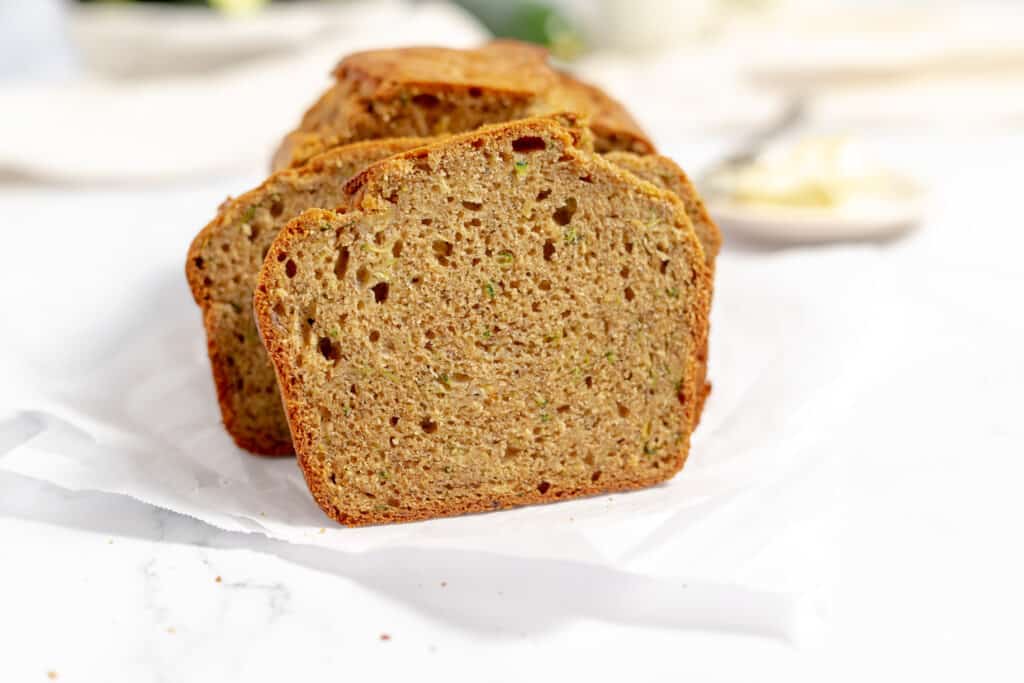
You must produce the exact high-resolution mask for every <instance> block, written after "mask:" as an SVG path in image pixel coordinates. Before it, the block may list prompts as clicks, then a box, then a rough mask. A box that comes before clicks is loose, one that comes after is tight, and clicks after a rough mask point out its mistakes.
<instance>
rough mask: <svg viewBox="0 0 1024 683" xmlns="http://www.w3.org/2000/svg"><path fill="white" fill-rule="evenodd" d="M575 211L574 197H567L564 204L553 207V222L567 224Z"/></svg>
mask: <svg viewBox="0 0 1024 683" xmlns="http://www.w3.org/2000/svg"><path fill="white" fill-rule="evenodd" d="M575 213H576V198H575V197H569V198H568V199H566V200H565V204H563V205H562V206H560V207H558V208H557V209H555V213H554V214H552V216H551V217H552V218H554V219H555V223H558V224H559V225H569V221H571V220H572V217H573V214H575Z"/></svg>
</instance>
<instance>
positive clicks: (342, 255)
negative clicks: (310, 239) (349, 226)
mask: <svg viewBox="0 0 1024 683" xmlns="http://www.w3.org/2000/svg"><path fill="white" fill-rule="evenodd" d="M347 272H348V247H342V248H341V251H339V252H338V259H337V260H336V261H335V262H334V275H335V277H337V278H338V279H339V280H340V279H341V278H343V277H345V273H347Z"/></svg>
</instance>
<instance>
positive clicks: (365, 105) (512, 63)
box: [272, 40, 654, 169]
mask: <svg viewBox="0 0 1024 683" xmlns="http://www.w3.org/2000/svg"><path fill="white" fill-rule="evenodd" d="M335 76H336V78H337V82H336V83H335V84H334V85H333V86H332V87H331V88H330V89H329V90H328V91H327V92H326V93H324V94H323V95H322V96H321V97H320V98H319V99H318V101H317V102H316V103H315V104H314V105H313V106H312V107H311V108H310V109H309V110H308V111H307V112H306V113H305V114H304V115H303V117H302V121H301V123H300V125H299V127H298V128H297V129H296V130H294V131H292V132H291V133H289V134H288V135H286V136H285V138H284V140H283V142H282V143H281V145H280V146H279V147H278V149H277V151H276V152H275V154H274V158H273V162H272V168H274V169H281V168H287V167H289V166H297V165H301V164H302V163H304V162H305V160H306V159H308V158H309V155H310V154H313V153H318V152H322V151H324V150H326V149H330V148H331V147H333V146H336V145H340V144H346V143H348V142H352V141H354V140H361V139H368V138H376V137H388V136H398V135H406V136H407V135H442V134H450V133H459V132H464V131H468V130H473V129H476V128H478V127H480V126H482V125H488V124H495V123H502V122H507V121H511V120H516V119H521V118H526V117H530V116H536V115H546V114H550V113H553V112H557V111H579V112H581V113H584V114H587V115H589V116H590V117H591V119H592V127H593V130H594V132H595V134H596V135H597V137H598V139H597V140H596V145H597V149H598V151H607V150H613V149H621V150H627V151H632V152H636V153H640V154H646V153H650V152H653V151H654V146H653V145H652V144H651V141H650V140H649V139H648V138H647V137H646V136H645V135H644V133H643V131H642V130H641V129H640V127H639V126H638V125H637V123H636V121H634V120H633V118H632V117H631V116H630V115H629V113H628V112H627V111H626V109H625V108H624V107H623V106H622V105H621V104H620V103H619V102H617V101H615V100H614V99H613V98H611V97H609V96H608V95H607V94H605V93H604V92H603V91H601V90H600V89H599V88H596V87H594V86H592V85H589V84H587V83H584V82H582V81H580V80H578V79H576V78H574V77H573V76H570V75H568V74H565V73H562V72H559V71H557V70H555V69H553V68H552V67H551V66H550V65H549V64H548V63H547V52H546V51H545V50H543V49H542V48H538V47H536V46H531V45H525V44H522V43H517V42H515V41H507V40H501V41H493V42H491V43H488V44H486V45H484V46H482V47H480V48H478V49H476V50H451V49H446V48H436V47H412V48H401V49H392V50H374V51H370V52H361V53H357V54H353V55H350V56H348V57H346V58H345V59H344V60H342V62H341V63H340V64H339V65H338V67H337V68H336V69H335Z"/></svg>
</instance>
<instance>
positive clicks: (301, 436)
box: [254, 119, 711, 526]
mask: <svg viewBox="0 0 1024 683" xmlns="http://www.w3.org/2000/svg"><path fill="white" fill-rule="evenodd" d="M538 131H541V132H543V133H544V134H545V135H548V136H551V137H560V138H561V140H562V143H563V144H564V147H565V149H566V150H568V154H569V156H570V157H572V158H574V160H576V161H580V160H582V159H585V163H586V164H593V165H594V166H591V168H594V167H597V168H599V169H600V170H601V172H602V173H608V174H611V175H614V176H615V177H616V178H617V179H618V180H619V181H620V182H621V183H623V184H624V185H627V186H629V187H631V188H632V191H634V192H637V193H639V194H646V195H649V196H651V197H657V198H658V199H659V200H663V201H665V202H667V203H668V204H671V205H672V206H674V207H676V208H675V209H674V210H673V211H674V214H673V215H674V220H675V221H676V227H677V228H678V230H679V237H680V239H681V240H682V241H683V243H684V244H685V245H686V249H687V251H688V253H689V254H692V255H693V257H691V259H690V261H691V262H690V263H689V264H688V266H689V267H690V269H691V271H690V272H691V276H690V277H691V280H690V283H689V287H690V289H691V290H692V292H693V293H694V299H693V306H692V307H690V308H689V309H687V311H686V315H687V327H688V329H689V330H690V331H691V335H692V336H691V340H690V343H691V344H692V348H694V349H699V348H701V347H702V346H703V345H704V344H705V343H706V339H707V317H708V312H709V307H710V289H711V274H710V271H709V269H708V268H707V266H706V264H705V263H704V259H703V258H702V254H703V252H702V249H701V247H700V244H699V242H698V241H697V238H696V235H695V234H694V232H693V227H692V225H691V224H690V222H689V219H688V218H687V216H686V212H685V208H684V206H683V204H682V202H681V200H680V199H679V198H678V197H676V196H675V195H672V194H670V193H668V192H666V191H665V190H663V189H659V188H657V187H655V186H654V185H652V184H650V183H646V182H641V181H639V180H637V178H636V177H635V176H633V175H632V174H630V173H628V172H626V171H623V170H621V169H619V168H618V167H616V166H615V165H613V164H611V163H610V162H607V161H605V160H603V159H601V158H600V157H596V156H594V155H589V154H586V153H584V152H581V151H579V150H577V149H576V147H575V145H576V140H575V139H574V136H573V134H572V133H571V132H570V131H568V130H566V129H565V128H562V127H560V126H559V124H558V122H556V121H552V120H550V119H532V120H526V121H520V122H516V123H512V124H505V125H500V126H493V127H490V128H487V129H482V130H481V131H477V132H475V133H470V134H464V135H459V136H454V137H452V138H449V139H447V140H446V141H444V142H443V143H438V144H435V145H432V146H430V147H427V148H426V149H427V151H430V152H433V151H436V150H440V149H442V148H443V149H451V148H454V147H455V146H457V145H472V144H473V142H474V141H475V140H478V139H481V138H483V137H491V138H494V137H498V136H508V137H510V138H515V137H517V136H523V135H531V134H538ZM421 154H422V150H414V151H411V152H405V153H402V154H399V155H396V156H395V157H392V158H391V159H390V160H388V161H384V162H379V163H376V164H374V165H372V166H370V167H368V168H367V169H365V170H364V171H362V172H361V173H360V174H358V175H357V176H356V177H354V178H353V179H352V180H351V181H349V183H348V185H347V188H346V189H347V191H348V192H350V193H351V200H350V201H349V202H348V203H347V204H346V206H344V207H341V208H339V211H338V212H329V211H320V210H315V209H313V210H309V211H307V212H305V213H303V214H302V215H301V216H299V217H298V218H296V219H295V220H293V221H292V222H290V223H289V224H288V226H286V228H285V229H284V230H282V231H281V232H280V234H279V235H278V237H277V239H276V240H275V242H274V245H273V246H272V248H271V250H270V253H269V254H268V257H267V259H266V261H265V263H264V267H263V269H262V270H261V272H260V276H259V282H258V285H257V287H256V291H255V295H254V310H255V313H256V317H257V322H258V327H259V329H260V333H261V335H262V337H263V341H264V344H265V346H266V348H267V350H268V352H269V354H270V356H271V358H272V360H273V361H274V367H275V370H276V372H277V376H278V381H279V384H280V386H281V392H282V396H283V398H284V403H285V406H286V413H287V417H288V421H289V423H290V424H291V427H292V432H293V434H294V435H295V445H296V450H297V454H298V462H299V465H300V467H301V468H302V471H303V474H304V476H305V478H306V481H307V484H308V485H309V488H310V490H311V492H312V494H313V497H314V499H315V500H316V501H317V503H318V505H320V507H321V508H322V509H323V510H324V511H325V513H327V514H328V515H329V516H331V517H332V518H334V519H335V520H337V521H338V522H340V523H342V524H346V525H351V526H359V525H365V524H376V523H381V522H405V521H413V520H418V519H426V518H431V517H441V516H450V515H458V514H464V513H469V512H482V511H488V510H494V509H500V508H506V507H512V506H518V505H527V504H533V503H540V502H550V501H552V500H557V499H563V498H569V497H579V496H586V495H594V494H599V493H607V492H611V491H623V490H629V489H636V488H641V487H645V486H650V485H652V484H655V483H658V482H660V481H664V480H666V479H668V478H670V477H671V476H673V475H674V474H675V473H676V472H678V471H679V469H681V468H682V466H683V464H684V463H685V460H686V456H687V453H688V448H689V431H690V427H691V425H692V424H693V422H694V420H695V417H696V415H695V409H696V406H697V401H694V400H687V399H690V398H699V393H700V392H699V391H698V390H697V386H698V385H697V383H696V373H697V358H696V351H694V355H691V356H688V357H687V358H686V360H685V368H686V370H685V373H684V377H683V379H682V380H681V385H682V386H681V387H679V393H680V403H682V404H683V406H684V408H683V411H682V418H681V422H682V424H681V425H680V428H681V430H682V433H683V434H685V435H686V438H685V439H684V440H683V441H682V443H681V444H680V446H679V449H678V451H677V452H675V454H674V455H673V456H672V457H671V458H670V459H668V460H666V461H665V462H666V467H664V468H662V469H660V470H649V472H650V474H641V475H640V476H618V475H617V474H611V475H609V476H607V477H605V478H603V479H602V480H601V483H600V484H598V483H596V482H595V483H588V482H585V481H581V482H578V484H577V485H575V486H571V487H565V488H561V489H558V488H554V487H552V488H550V489H547V488H546V489H545V490H543V491H539V490H538V491H537V492H534V491H529V490H526V491H513V492H509V493H503V494H497V495H493V496H488V499H487V500H468V501H467V500H462V501H455V502H449V503H447V504H442V503H436V504H430V505H424V506H421V507H418V508H415V509H404V508H389V509H388V510H386V511H384V512H383V513H381V512H377V513H371V514H360V515H358V516H353V515H351V514H349V513H347V512H345V511H342V510H341V509H339V507H337V505H336V502H335V499H334V498H333V497H332V495H331V493H330V490H329V488H328V484H327V481H328V478H329V476H330V475H329V473H328V471H327V470H326V469H325V462H324V460H323V459H322V458H318V457H317V449H316V444H315V443H314V439H315V437H314V431H315V430H314V428H313V425H312V424H307V423H306V422H305V420H306V419H307V416H306V414H305V413H304V412H303V411H302V410H301V409H300V406H301V405H302V403H303V401H304V398H305V397H304V393H303V392H304V389H303V388H302V387H301V386H300V385H299V383H298V379H297V375H295V374H294V372H295V370H296V368H294V367H292V366H291V365H290V363H291V361H290V358H289V356H288V353H287V347H286V339H284V338H279V336H278V334H279V332H278V328H277V325H276V323H275V316H276V315H277V313H275V308H274V307H275V300H274V296H275V295H274V294H273V292H274V291H275V287H276V286H277V284H276V283H278V282H280V281H285V278H290V277H291V275H288V274H287V272H286V271H287V267H286V264H285V263H283V262H282V261H284V260H285V259H286V258H287V257H286V256H284V255H285V254H288V253H294V252H295V249H294V247H295V246H296V243H298V242H300V241H302V240H303V239H305V238H306V236H307V234H308V235H314V234H317V233H319V234H323V233H324V231H325V230H327V227H325V226H327V225H329V226H334V225H338V224H339V214H340V215H343V216H344V218H345V221H346V223H345V228H347V227H348V226H349V225H351V221H352V219H355V220H356V221H358V218H359V217H360V216H362V215H367V214H365V211H366V210H367V209H371V210H372V207H373V205H374V203H375V201H376V198H375V197H371V196H368V194H367V193H368V188H369V187H371V186H373V185H374V183H376V182H378V181H380V180H382V179H384V178H387V177H388V176H389V174H393V173H401V169H402V168H403V164H408V163H409V162H415V161H416V160H417V158H418V156H419V155H421ZM331 229H332V230H333V229H334V228H333V227H332V228H331ZM339 229H342V228H339Z"/></svg>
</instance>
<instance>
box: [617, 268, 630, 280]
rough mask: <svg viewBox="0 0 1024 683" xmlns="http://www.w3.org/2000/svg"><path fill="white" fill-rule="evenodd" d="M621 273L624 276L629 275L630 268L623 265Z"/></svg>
mask: <svg viewBox="0 0 1024 683" xmlns="http://www.w3.org/2000/svg"><path fill="white" fill-rule="evenodd" d="M619 275H621V276H622V277H623V278H627V277H629V268H628V267H626V266H622V270H620V271H619Z"/></svg>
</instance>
